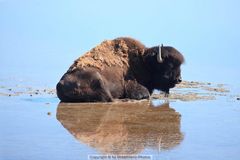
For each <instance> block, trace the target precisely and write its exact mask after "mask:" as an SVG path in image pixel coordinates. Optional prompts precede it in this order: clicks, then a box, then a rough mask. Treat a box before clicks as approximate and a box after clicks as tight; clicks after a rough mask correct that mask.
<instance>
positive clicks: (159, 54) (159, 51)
mask: <svg viewBox="0 0 240 160" xmlns="http://www.w3.org/2000/svg"><path fill="white" fill-rule="evenodd" d="M162 48H163V44H162V45H161V46H160V45H159V46H158V55H157V61H158V63H162V62H163V59H162Z"/></svg>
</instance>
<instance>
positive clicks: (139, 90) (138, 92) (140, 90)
mask: <svg viewBox="0 0 240 160" xmlns="http://www.w3.org/2000/svg"><path fill="white" fill-rule="evenodd" d="M125 97H126V98H130V99H138V100H139V99H146V98H149V97H150V94H149V91H148V89H147V88H146V87H144V86H142V85H141V84H139V83H137V82H136V81H131V80H130V81H127V82H126V84H125Z"/></svg>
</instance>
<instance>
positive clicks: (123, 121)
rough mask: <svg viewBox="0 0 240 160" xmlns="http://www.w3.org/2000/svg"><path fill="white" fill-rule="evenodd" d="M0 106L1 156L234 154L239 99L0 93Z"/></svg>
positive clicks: (8, 159)
mask: <svg viewBox="0 0 240 160" xmlns="http://www.w3.org/2000/svg"><path fill="white" fill-rule="evenodd" d="M0 105H1V107H0V115H1V116H0V128H1V130H0V159H1V160H17V159H23V160H32V159H34V160H43V159H44V160H45V159H46V160H48V159H49V160H50V159H51V160H52V159H57V160H67V159H74V160H78V159H79V160H84V159H91V158H95V159H96V157H94V156H100V155H146V156H149V157H148V158H149V159H153V160H158V159H161V160H169V159H178V160H181V159H182V160H188V159H189V160H192V159H199V160H200V159H205V160H208V159H209V160H213V159H218V160H225V159H231V160H234V159H236V160H237V159H239V158H240V156H239V153H240V135H239V133H240V125H239V122H240V116H239V115H240V108H239V106H240V102H239V101H237V100H235V99H234V98H232V97H218V98H217V99H216V100H210V101H203V100H199V101H194V102H181V101H175V102H168V103H166V102H165V101H163V100H153V101H141V102H128V103H127V102H124V103H123V102H115V103H103V104H79V103H75V104H68V103H59V100H58V99H57V98H56V96H55V95H33V96H32V97H30V96H29V95H20V96H11V97H8V96H0ZM97 158H99V157H97ZM112 159H113V158H112ZM125 159H126V158H125ZM139 159H141V158H139ZM142 159H143V158H142Z"/></svg>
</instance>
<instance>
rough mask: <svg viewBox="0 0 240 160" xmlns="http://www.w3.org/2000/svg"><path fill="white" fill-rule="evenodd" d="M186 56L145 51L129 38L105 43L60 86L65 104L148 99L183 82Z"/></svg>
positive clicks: (165, 50) (86, 56)
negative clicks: (182, 65) (182, 76)
mask: <svg viewBox="0 0 240 160" xmlns="http://www.w3.org/2000/svg"><path fill="white" fill-rule="evenodd" d="M183 62H184V57H183V55H182V54H181V53H180V52H179V51H177V50H176V49H175V48H173V47H170V46H163V45H161V46H155V47H151V48H148V47H145V46H144V45H143V44H142V43H141V42H139V41H138V40H135V39H133V38H129V37H121V38H116V39H113V40H106V41H103V42H102V43H101V44H100V45H98V46H96V47H95V48H93V49H91V50H90V51H89V52H87V53H85V54H84V55H83V56H81V57H79V58H78V59H77V60H75V62H74V63H73V64H72V65H71V66H70V68H69V69H68V71H67V72H66V73H65V74H64V75H63V76H62V78H61V79H60V81H59V82H58V84H57V86H56V89H57V96H58V97H59V99H60V100H61V101H62V102H111V101H113V99H124V98H128V99H137V100H139V99H147V98H149V97H150V95H151V94H152V92H153V90H154V89H157V90H161V91H163V92H165V93H166V95H168V94H169V89H170V88H173V87H174V86H175V85H176V84H177V83H180V82H181V69H180V66H181V64H182V63H183Z"/></svg>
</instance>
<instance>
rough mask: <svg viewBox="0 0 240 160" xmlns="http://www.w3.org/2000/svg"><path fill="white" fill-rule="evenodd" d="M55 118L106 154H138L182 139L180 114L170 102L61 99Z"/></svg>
mask: <svg viewBox="0 0 240 160" xmlns="http://www.w3.org/2000/svg"><path fill="white" fill-rule="evenodd" d="M57 119H58V120H59V121H60V122H61V123H62V125H63V126H64V127H65V128H66V129H67V130H68V131H69V132H70V133H71V134H72V135H73V136H74V137H75V138H76V139H78V140H79V141H80V142H83V143H85V144H87V145H89V146H91V147H93V148H96V149H97V150H99V151H100V152H102V153H105V154H137V153H140V152H141V151H142V150H143V149H144V148H152V149H157V150H159V149H170V148H172V147H174V146H176V145H178V144H179V143H180V142H181V141H182V139H183V135H182V133H181V131H180V119H181V115H180V114H179V113H177V112H176V111H175V110H174V109H172V108H170V107H169V104H163V105H160V106H153V105H152V104H149V102H147V101H145V102H137V103H107V104H91V103H90V104H89V103H88V104H76V103H75V104H68V103H60V104H59V105H58V109H57Z"/></svg>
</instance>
